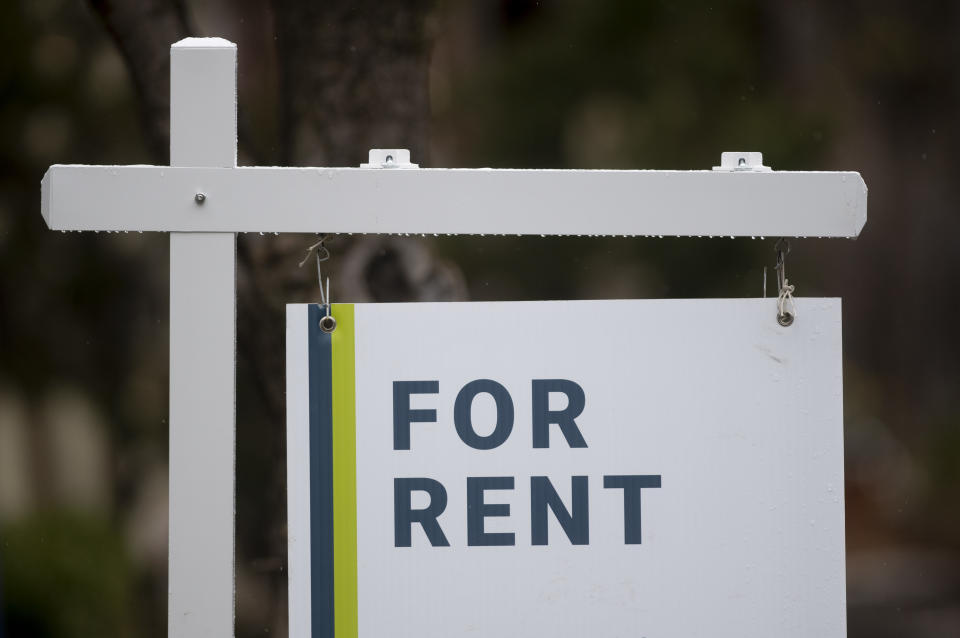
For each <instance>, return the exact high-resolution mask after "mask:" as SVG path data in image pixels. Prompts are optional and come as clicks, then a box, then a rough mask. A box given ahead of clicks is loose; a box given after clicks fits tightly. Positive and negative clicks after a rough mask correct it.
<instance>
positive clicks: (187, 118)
mask: <svg viewBox="0 0 960 638" xmlns="http://www.w3.org/2000/svg"><path fill="white" fill-rule="evenodd" d="M236 65H237V47H236V45H235V44H233V43H231V42H227V41H226V40H222V39H219V38H187V39H186V40H181V41H180V42H177V43H176V44H174V45H173V46H172V47H171V50H170V165H171V166H212V167H234V166H236V163H237V100H236V98H237V80H236ZM196 189H197V193H204V195H203V197H196V201H194V202H193V205H194V206H196V210H197V214H198V215H202V214H203V209H204V205H207V206H209V205H210V204H211V203H214V200H215V198H216V197H217V195H218V194H217V193H211V192H204V185H203V184H200V183H198V184H196ZM183 196H184V197H185V198H189V199H191V200H192V199H194V198H195V196H196V193H184V194H183ZM235 359H236V235H235V234H234V233H170V541H169V542H170V549H169V551H170V554H169V582H168V586H169V589H168V592H169V599H168V627H167V631H168V635H169V636H170V638H200V637H203V638H220V637H230V636H233V620H234V509H235V503H234V482H235V465H236V446H235V440H236V426H235V401H236V379H235V376H236V373H235V371H236V365H235Z"/></svg>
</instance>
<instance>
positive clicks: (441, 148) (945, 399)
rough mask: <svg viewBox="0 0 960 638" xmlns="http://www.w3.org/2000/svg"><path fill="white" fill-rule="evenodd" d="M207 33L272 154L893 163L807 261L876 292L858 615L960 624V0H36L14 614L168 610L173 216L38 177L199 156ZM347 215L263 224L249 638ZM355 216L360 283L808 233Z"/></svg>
mask: <svg viewBox="0 0 960 638" xmlns="http://www.w3.org/2000/svg"><path fill="white" fill-rule="evenodd" d="M187 35H201V36H202V35H218V36H222V37H225V38H228V39H230V40H232V41H234V42H236V43H237V44H238V45H239V122H240V124H239V127H240V141H239V144H240V163H241V164H259V165H291V166H296V165H316V166H324V165H328V166H341V165H342V166H353V165H357V164H359V163H360V162H362V161H365V159H366V151H367V149H368V148H372V147H406V148H410V149H411V150H412V154H413V158H412V160H413V161H414V162H418V163H420V165H421V166H453V167H477V166H493V167H516V168H528V167H529V168H534V167H536V168H547V167H552V168H665V169H705V168H709V167H711V166H714V165H716V164H717V163H718V162H719V158H720V152H721V151H724V150H758V151H762V152H764V159H765V163H766V164H767V165H770V166H772V167H773V168H774V169H801V170H858V171H860V172H861V173H862V174H863V176H864V179H865V180H866V182H867V185H868V186H869V188H870V204H869V221H868V223H867V226H866V228H865V230H864V232H863V234H862V235H861V237H860V238H859V239H858V240H856V241H846V240H797V241H794V242H793V251H792V252H791V254H790V256H789V258H788V269H789V277H790V280H791V282H792V283H795V284H796V285H797V293H798V294H799V295H802V296H818V295H824V296H842V297H843V302H844V354H845V359H844V376H845V378H844V381H845V388H844V399H845V441H846V473H847V484H846V495H847V547H848V565H847V567H848V571H847V578H848V602H849V635H850V636H851V637H852V638H861V637H868V636H869V637H880V638H885V637H906V636H910V637H916V638H924V637H927V636H930V637H934V636H936V637H950V636H958V635H960V392H958V389H960V383H958V382H960V347H958V345H960V331H958V330H957V327H956V325H955V323H954V321H955V320H956V318H957V316H958V310H960V309H958V307H957V306H958V303H957V299H958V295H957V291H956V285H957V283H958V279H957V274H958V270H960V250H957V249H956V248H955V245H954V244H955V242H956V238H957V227H958V224H960V215H958V210H957V202H958V201H960V179H958V169H960V160H958V158H954V157H951V155H950V153H949V149H951V148H954V147H955V146H957V145H958V142H960V128H958V125H957V114H958V113H960V37H958V35H960V3H956V2H953V1H947V0H943V1H933V0H931V1H929V2H906V1H892V0H870V1H867V0H851V1H847V2H838V1H837V0H810V1H808V2H802V3H800V2H747V1H744V0H732V1H728V2H722V3H721V2H666V1H646V0H608V1H602V2H600V1H588V0H583V1H580V2H575V1H572V0H567V1H564V0H553V1H547V0H544V1H542V2H535V1H533V0H496V1H494V0H489V1H483V2H480V1H477V2H466V1H463V0H437V1H436V2H430V1H426V0H417V1H410V2H404V3H389V2H381V1H379V0H358V1H351V2H348V1H346V0H328V1H325V2H296V1H295V0H273V1H269V0H232V1H230V0H209V1H202V0H138V1H137V2H126V3H124V2H120V1H119V0H117V1H111V0H88V1H84V0H29V1H27V0H21V1H17V0H7V1H5V2H3V3H0V636H3V635H5V636H7V637H8V638H14V637H20V636H40V637H50V638H61V637H73V636H76V637H80V636H83V637H89V636H157V637H159V636H165V635H166V541H167V465H166V462H167V461H166V459H167V433H168V432H167V422H166V418H167V366H168V355H167V313H168V298H167V285H168V254H167V251H168V240H167V237H166V236H164V235H160V234H143V235H140V234H130V235H127V234H99V235H95V234H91V233H85V234H81V233H71V234H61V233H54V232H50V231H47V230H46V228H45V226H44V223H43V220H42V219H41V216H40V210H39V204H40V192H39V185H40V178H41V176H42V175H43V172H44V170H45V169H46V167H47V166H48V165H49V164H52V163H86V164H136V163H157V164H166V163H167V162H168V155H167V145H168V140H167V129H168V113H167V109H168V102H167V100H168V89H169V84H168V73H169V63H168V56H169V45H170V44H171V43H172V42H174V41H176V40H179V39H180V38H182V37H184V36H187ZM453 212H454V213H455V211H453ZM584 213H585V214H589V211H584ZM269 214H270V211H264V215H269ZM314 240H315V238H314V237H313V236H303V235H301V236H297V235H284V236H260V235H243V236H241V237H240V238H239V242H238V244H239V245H238V259H239V300H238V372H237V374H238V394H237V396H238V409H237V428H238V431H237V454H238V460H237V470H238V476H237V635H238V636H240V637H246V636H254V635H258V636H259V635H264V634H277V635H281V636H282V635H286V631H287V629H286V565H285V561H286V558H285V555H286V539H285V533H286V532H285V525H286V506H285V492H284V490H285V484H284V483H285V479H284V476H285V440H284V427H285V426H284V408H283V376H284V375H283V339H284V335H283V330H284V322H283V306H284V304H285V303H287V302H302V301H316V300H317V298H318V293H317V289H316V276H315V274H312V271H311V269H310V268H304V269H299V268H298V267H297V264H298V262H299V261H300V260H301V259H302V257H303V255H304V250H305V248H306V247H307V246H308V245H309V244H310V243H312V242H313V241H314ZM328 245H329V248H330V250H331V253H332V255H333V256H332V259H331V261H330V262H329V266H330V270H331V274H332V288H333V295H334V298H335V299H340V300H342V301H354V302H360V301H370V300H380V301H393V300H455V299H475V300H518V299H567V298H569V299H589V298H611V297H623V298H644V297H700V296H705V297H744V296H759V295H760V294H761V292H762V285H763V268H764V266H768V267H772V265H773V261H774V257H775V255H774V251H773V239H772V238H766V239H765V240H760V239H759V238H758V239H756V240H753V241H751V240H749V239H737V240H730V239H713V240H706V239H704V240H697V239H682V240H678V239H663V240H651V239H600V238H595V239H590V238H568V239H543V238H539V237H536V238H512V237H511V238H494V237H484V238H480V237H472V238H461V239H447V238H441V239H432V238H431V239H423V238H408V237H403V238H400V237H364V238H353V237H334V238H333V239H332V240H331V241H330V242H329V244H328ZM770 278H771V282H772V281H773V271H772V268H771V270H770ZM770 294H774V293H773V285H772V283H771V286H770ZM771 320H772V319H771ZM4 632H6V633H5V634H4Z"/></svg>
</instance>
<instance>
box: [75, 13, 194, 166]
mask: <svg viewBox="0 0 960 638" xmlns="http://www.w3.org/2000/svg"><path fill="white" fill-rule="evenodd" d="M88 1H89V3H90V7H91V8H92V9H93V10H94V12H96V13H97V14H98V15H99V16H100V19H101V20H102V21H103V24H104V26H105V27H106V28H107V31H109V32H110V36H111V37H112V38H113V41H114V42H116V44H117V49H119V51H120V54H121V55H122V56H123V58H124V60H126V63H127V68H128V69H129V70H130V78H131V80H132V81H133V86H134V88H135V89H136V91H137V97H138V98H139V102H140V115H141V119H142V120H143V126H144V130H145V132H146V139H147V144H148V145H149V147H150V153H151V154H152V155H153V157H154V159H155V161H156V162H157V163H158V164H169V157H170V83H169V82H166V81H162V80H161V78H164V79H165V78H168V77H170V45H171V44H173V43H174V42H176V41H177V40H181V39H183V38H185V37H187V35H188V34H189V33H190V31H191V29H190V25H189V21H188V18H187V12H186V9H185V7H184V6H183V3H182V2H181V0H137V1H136V2H124V1H123V0H88Z"/></svg>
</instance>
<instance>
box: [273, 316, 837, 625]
mask: <svg viewBox="0 0 960 638" xmlns="http://www.w3.org/2000/svg"><path fill="white" fill-rule="evenodd" d="M775 311H776V310H775V300H772V299H742V300H683V301H680V300H650V301H583V302H520V303H463V304H365V305H342V304H341V305H337V304H335V305H334V306H333V308H332V314H333V315H334V317H335V318H336V320H337V328H336V330H335V331H334V332H332V333H327V332H324V331H322V330H321V329H320V325H319V324H320V319H321V317H322V316H323V314H324V312H325V310H324V309H323V308H321V307H320V306H308V305H294V306H289V308H288V324H287V357H288V367H287V374H288V378H287V387H288V425H287V430H288V478H289V481H288V491H289V495H288V496H289V544H290V565H289V567H290V613H291V615H290V627H291V635H292V636H304V637H306V636H309V637H311V638H313V637H324V638H327V637H334V636H335V637H336V638H353V637H355V636H362V637H370V638H372V637H380V636H385V635H391V636H403V637H406V636H409V637H414V636H416V637H418V638H420V637H423V636H437V637H441V636H442V637H448V636H466V635H476V636H484V637H486V636H524V637H527V636H647V637H651V638H652V637H676V638H681V637H683V638H687V637H689V636H697V635H710V636H738V637H752V636H755V637H758V638H759V637H761V636H762V637H764V638H768V637H770V636H777V637H778V638H792V637H793V638H800V637H804V638H806V637H808V636H820V637H839V636H843V635H845V615H846V605H845V581H844V527H843V432H842V399H841V388H842V384H841V347H840V302H839V301H838V300H835V299H803V300H800V302H799V312H800V313H802V314H801V317H800V318H799V319H798V320H797V321H796V323H795V324H794V325H793V326H791V327H789V328H783V327H780V326H779V325H777V323H776V322H775V321H774V320H773V318H774V315H775Z"/></svg>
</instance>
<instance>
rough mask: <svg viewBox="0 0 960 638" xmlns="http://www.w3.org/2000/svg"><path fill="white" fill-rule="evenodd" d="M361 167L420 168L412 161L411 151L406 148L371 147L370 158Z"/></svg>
mask: <svg viewBox="0 0 960 638" xmlns="http://www.w3.org/2000/svg"><path fill="white" fill-rule="evenodd" d="M360 168H420V165H419V164H411V163H410V151H409V150H407V149H405V148H371V149H370V156H369V160H368V161H367V163H366V164H361V165H360Z"/></svg>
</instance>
